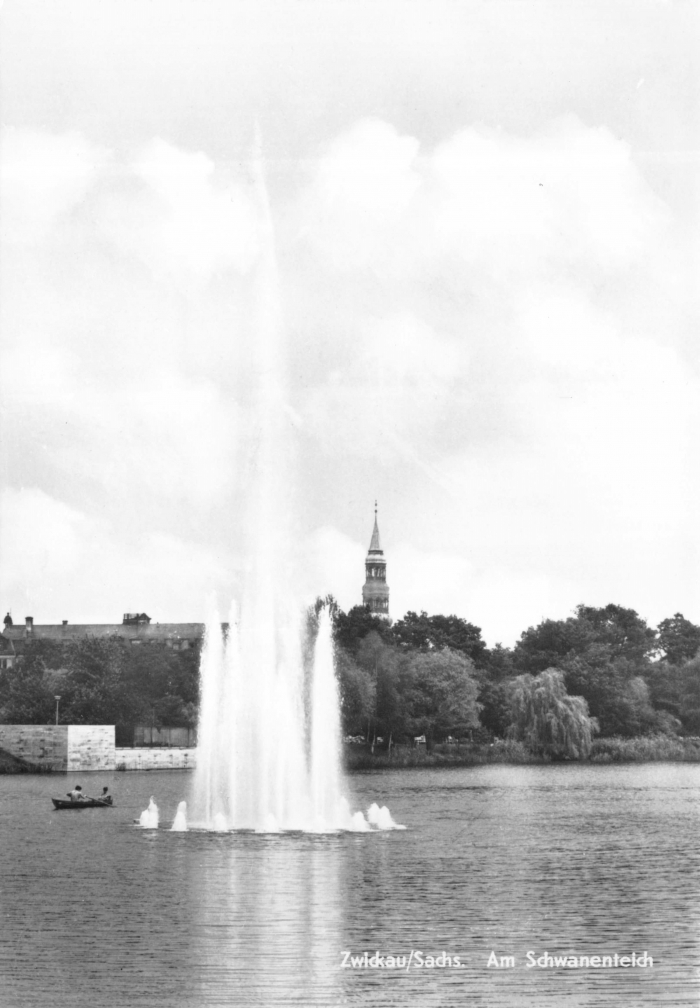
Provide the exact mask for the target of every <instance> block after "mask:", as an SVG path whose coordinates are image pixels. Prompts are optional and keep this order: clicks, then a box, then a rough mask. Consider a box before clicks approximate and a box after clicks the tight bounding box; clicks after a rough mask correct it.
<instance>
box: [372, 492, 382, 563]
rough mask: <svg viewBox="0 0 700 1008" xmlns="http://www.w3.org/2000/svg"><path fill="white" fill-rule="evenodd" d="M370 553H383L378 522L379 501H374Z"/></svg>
mask: <svg viewBox="0 0 700 1008" xmlns="http://www.w3.org/2000/svg"><path fill="white" fill-rule="evenodd" d="M369 552H370V553H381V552H382V547H381V545H380V543H379V525H378V524H377V502H376V501H375V502H374V529H373V530H372V541H371V543H370V544H369Z"/></svg>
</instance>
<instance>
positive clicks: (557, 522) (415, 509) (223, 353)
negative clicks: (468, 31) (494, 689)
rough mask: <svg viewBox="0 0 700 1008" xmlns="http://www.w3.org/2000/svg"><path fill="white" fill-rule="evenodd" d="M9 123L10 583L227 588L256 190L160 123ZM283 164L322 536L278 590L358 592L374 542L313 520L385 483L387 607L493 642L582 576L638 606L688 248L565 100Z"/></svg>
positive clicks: (687, 312)
mask: <svg viewBox="0 0 700 1008" xmlns="http://www.w3.org/2000/svg"><path fill="white" fill-rule="evenodd" d="M11 142H12V143H13V144H14V148H12V149H13V150H14V151H15V153H14V154H13V157H12V159H10V162H9V163H10V171H9V176H8V177H9V182H8V185H9V188H8V187H7V186H6V188H5V196H6V198H7V197H8V193H9V194H10V196H11V198H12V201H13V202H12V206H13V209H12V214H14V216H12V215H11V216H10V218H9V220H10V226H9V229H8V230H7V232H6V237H7V239H8V240H9V241H11V242H12V243H13V248H14V249H15V251H16V252H19V254H18V255H16V256H15V258H14V259H13V260H12V261H6V262H5V264H4V269H5V277H6V281H5V287H6V290H7V294H6V296H5V298H4V304H3V327H4V331H5V351H4V353H5V356H4V366H3V368H2V370H1V371H0V376H1V378H2V381H3V385H4V392H5V402H6V405H7V408H8V414H7V416H8V424H9V428H8V429H11V430H12V432H14V431H18V432H19V433H18V434H17V438H16V440H15V439H14V433H13V442H12V444H11V445H10V451H11V454H12V466H13V470H12V471H13V472H14V473H15V477H14V478H15V485H16V487H17V488H19V487H21V486H22V485H24V486H26V487H30V486H36V487H37V488H38V487H41V491H39V490H38V489H37V490H32V491H28V490H26V491H25V490H21V489H16V490H13V491H11V492H10V498H8V501H9V503H8V504H7V507H8V508H9V510H8V511H7V514H8V515H9V519H8V522H7V523H6V524H7V525H9V527H10V528H11V529H12V530H14V529H15V528H19V529H20V530H24V529H25V526H26V524H27V521H30V523H31V525H32V528H33V529H34V530H35V538H34V540H33V545H32V546H31V547H29V548H28V553H27V556H25V555H24V553H23V551H22V550H21V549H20V548H19V547H17V546H16V545H14V544H13V543H14V540H12V541H11V538H12V536H14V535H15V533H14V531H12V532H11V536H10V539H8V540H6V542H5V545H4V547H3V548H4V549H5V550H6V551H7V550H9V553H8V556H9V557H10V560H11V563H10V568H12V569H15V570H16V571H17V572H19V573H17V574H16V576H15V577H14V580H12V579H10V580H8V581H7V582H6V584H7V586H8V587H7V590H8V591H10V592H14V593H15V596H17V594H18V593H19V597H20V598H22V599H26V600H27V604H30V600H31V598H34V597H36V598H37V599H38V600H39V601H38V602H37V605H38V604H39V602H41V605H42V606H44V607H45V608H46V607H47V606H49V604H50V597H49V596H50V593H51V592H58V593H59V594H60V593H63V592H68V595H67V596H66V597H70V598H72V599H74V602H75V605H76V606H79V605H86V606H88V608H89V603H90V599H89V597H88V595H87V594H86V593H85V592H83V593H82V594H81V591H82V589H80V587H79V586H80V583H81V579H85V583H89V579H90V572H91V571H92V572H94V570H95V569H99V565H100V564H101V565H102V566H103V567H104V569H110V571H111V578H112V580H111V581H110V586H105V585H104V584H103V585H102V586H101V587H100V594H101V595H104V597H105V598H109V605H110V606H116V608H117V609H118V610H119V611H122V610H123V609H125V608H129V607H130V606H134V607H136V608H138V607H140V606H141V607H145V608H148V606H149V604H150V603H148V602H147V601H143V602H140V601H138V600H137V599H135V598H133V597H131V596H130V595H129V590H130V588H129V586H130V585H133V584H141V585H143V586H144V590H146V591H147V592H149V593H152V594H153V597H154V598H155V599H157V600H159V601H158V605H159V606H161V609H162V611H163V612H164V611H165V609H166V608H167V607H168V606H170V607H171V608H172V609H173V611H174V609H177V607H178V606H181V608H182V607H184V608H186V605H185V601H184V600H186V599H187V598H190V597H193V594H196V593H199V592H200V589H201V590H202V597H203V596H204V594H206V590H208V587H211V586H207V585H205V582H207V581H208V580H209V581H211V582H212V586H214V587H216V586H217V585H224V587H225V589H226V590H232V585H233V578H234V575H233V574H230V573H227V571H228V572H230V571H234V572H235V569H236V564H237V558H236V552H235V550H234V549H233V547H232V546H231V542H232V541H233V539H234V538H235V537H234V536H230V535H229V529H228V528H227V527H224V525H225V523H224V522H223V521H222V520H219V521H218V522H216V521H212V522H211V523H210V521H209V519H210V511H211V508H212V507H217V508H219V509H220V511H221V513H226V514H227V521H228V524H229V525H231V526H235V525H236V524H237V517H238V512H237V511H236V510H235V507H234V505H236V506H237V504H238V503H240V502H239V501H237V500H234V497H235V490H236V485H237V482H240V480H239V477H238V475H237V474H238V472H239V471H240V470H241V464H242V461H243V459H242V456H244V455H245V454H246V453H245V451H241V448H243V449H245V448H246V439H247V437H248V435H247V434H246V432H249V431H250V430H252V429H253V428H254V427H255V423H254V422H253V420H251V417H250V414H249V410H250V403H251V402H252V400H253V396H252V395H251V388H252V384H253V382H252V371H251V358H252V356H253V354H252V353H251V352H249V351H250V349H251V347H252V348H254V347H255V344H256V340H258V339H259V328H256V326H257V325H258V323H257V322H256V320H259V317H260V313H259V311H258V310H257V309H256V306H255V304H254V302H255V288H256V284H255V283H254V276H253V272H254V269H255V267H256V263H257V262H259V259H258V257H259V254H260V248H261V219H260V208H259V207H258V206H257V203H256V199H255V197H254V195H253V189H252V187H251V186H250V185H249V182H248V181H247V180H246V179H245V178H244V177H242V176H235V175H234V174H233V173H232V170H231V169H230V166H221V165H217V164H216V163H215V160H214V158H213V157H212V156H210V154H209V153H206V152H204V151H202V150H199V149H198V148H197V147H193V148H192V149H185V148H184V147H180V146H176V145H174V144H172V143H170V142H168V141H166V140H164V139H154V140H152V141H151V142H149V143H147V144H146V145H141V146H139V147H137V148H136V149H134V150H131V151H127V152H125V151H121V152H119V153H118V154H115V155H111V154H108V153H106V152H104V151H103V150H102V149H101V148H98V147H97V146H95V145H94V144H91V143H90V142H88V141H87V140H86V139H85V138H82V137H80V136H79V135H78V134H66V135H63V136H59V137H56V136H51V135H49V134H41V133H32V134H25V133H21V134H16V135H13V137H12V139H11ZM47 159H48V160H47ZM52 159H53V161H55V165H56V168H55V172H54V170H53V169H51V168H47V167H46V166H47V164H48V163H49V162H51V163H53V161H52ZM13 165H14V166H15V167H14V168H13V167H12V166H13ZM18 166H20V167H18ZM286 185H287V186H288V187H289V185H290V183H289V182H288V181H287V183H286ZM304 185H305V188H303V189H302V190H301V191H297V190H296V189H293V188H287V189H286V190H284V188H283V185H282V183H280V182H279V179H277V180H276V186H277V188H275V187H273V190H272V192H273V196H272V215H273V219H274V221H275V222H276V223H277V224H278V225H279V228H278V235H277V237H278V247H279V256H280V263H281V272H282V278H283V289H284V290H285V292H289V293H290V297H289V299H288V301H287V307H288V311H289V310H290V309H289V305H291V317H290V315H289V314H287V315H285V317H284V319H283V322H285V323H286V324H287V331H288V334H289V340H290V345H291V350H292V355H291V356H292V366H290V368H289V373H290V387H289V389H288V390H287V394H288V400H289V408H290V412H294V415H295V416H297V415H298V417H299V418H300V431H301V434H300V436H301V438H302V440H303V451H304V462H303V465H304V469H303V471H302V472H300V473H299V474H298V477H299V484H300V488H299V494H298V495H299V498H300V504H301V510H302V511H303V512H304V518H303V523H304V524H305V527H306V529H307V530H308V529H314V528H315V529H316V531H315V532H310V533H309V536H310V538H308V539H307V540H304V542H305V554H304V563H302V564H301V565H300V569H303V572H304V573H303V574H302V575H301V579H300V582H299V583H300V586H301V588H300V590H301V594H302V595H304V596H305V597H307V598H312V597H313V596H314V595H315V594H318V593H319V592H322V593H325V592H326V591H331V592H333V593H334V594H336V596H337V597H338V598H339V600H340V602H341V604H342V605H343V606H344V607H349V606H350V605H353V604H356V603H357V602H358V601H359V598H360V588H361V584H362V580H363V566H362V561H363V556H364V552H365V546H366V544H364V545H363V544H362V543H360V542H358V541H356V540H355V539H354V538H353V536H352V534H350V533H349V531H348V530H347V529H345V528H343V527H342V526H341V525H340V523H339V521H338V519H337V515H335V516H334V515H331V514H330V513H329V511H328V508H329V507H330V508H331V510H334V509H335V507H336V503H338V502H340V503H338V508H345V509H346V514H348V513H349V510H348V509H349V507H350V505H348V504H347V503H346V502H347V501H348V500H350V499H351V498H352V499H354V495H355V494H356V493H357V492H358V491H359V492H360V493H361V494H364V493H366V496H367V497H368V498H370V499H371V498H372V497H374V496H375V494H378V495H379V496H380V498H381V497H382V496H383V495H384V494H386V495H387V496H388V495H389V494H391V496H392V499H393V502H394V503H393V512H394V514H395V515H396V516H397V520H398V521H400V524H401V528H400V529H398V528H397V529H388V530H387V532H388V542H389V544H391V541H392V539H393V544H394V545H393V551H392V549H391V548H390V547H388V553H387V555H388V559H389V562H390V567H389V572H390V573H389V583H390V585H391V588H392V611H393V612H394V614H395V615H397V616H399V615H402V613H403V611H405V609H409V608H411V609H420V608H425V609H428V610H429V611H455V612H457V614H458V615H462V616H465V617H466V618H468V619H471V620H472V621H473V622H476V623H478V624H479V625H482V626H483V628H484V632H485V636H486V637H487V638H488V639H489V640H491V641H492V642H493V640H495V639H498V638H501V639H503V640H505V641H506V642H507V641H508V640H509V639H512V637H513V636H514V635H515V634H516V633H517V631H518V630H519V629H523V627H524V626H525V625H526V624H527V621H536V620H537V619H538V618H539V617H540V616H541V615H544V614H550V613H551V614H560V615H566V613H567V612H569V611H570V610H571V608H572V607H573V606H574V605H575V604H576V603H577V602H579V601H587V600H590V601H599V602H600V603H601V604H603V603H605V602H607V601H609V600H610V599H609V598H607V597H603V596H604V595H605V594H607V593H603V596H602V595H601V592H603V588H604V587H605V586H606V585H607V586H610V589H611V592H612V595H613V596H615V595H616V597H617V600H618V601H620V602H622V603H624V604H632V605H634V604H635V602H636V600H637V598H641V599H642V601H643V600H644V598H647V597H648V598H651V594H647V596H643V593H641V592H638V591H637V588H636V586H638V585H640V584H642V583H643V582H644V581H645V579H646V581H648V580H649V577H650V574H649V568H648V567H647V563H651V565H652V567H653V570H654V575H653V576H654V577H655V578H657V579H659V581H663V583H664V584H672V582H673V578H672V572H673V571H674V570H676V569H680V568H682V569H683V570H684V571H686V573H685V574H684V575H683V576H684V577H685V582H688V581H689V576H688V573H687V567H688V565H687V564H686V566H685V567H683V562H682V561H679V560H678V556H679V551H680V550H681V547H682V544H683V543H687V541H688V539H689V537H690V536H691V534H692V532H691V526H690V521H691V516H690V513H689V506H688V501H689V500H691V499H695V498H696V497H697V494H698V490H699V489H700V488H698V486H697V476H696V475H695V473H696V469H695V466H694V462H693V453H694V444H693V442H692V434H691V432H692V431H694V430H695V429H697V419H698V407H697V403H698V402H700V395H698V392H699V391H700V389H698V385H697V377H696V375H695V374H694V372H693V370H692V368H691V367H690V366H689V363H688V356H687V342H688V340H689V336H688V335H687V334H688V333H690V332H691V329H692V325H691V321H692V311H691V302H692V298H691V297H690V296H689V289H690V285H689V281H688V266H687V262H689V261H691V259H692V257H691V256H688V255H685V254H684V249H686V245H684V241H686V239H684V238H683V236H682V234H681V233H680V231H679V230H678V228H677V222H674V221H672V220H671V217H670V213H669V211H668V209H667V208H666V207H665V206H664V204H662V203H661V201H660V200H659V199H658V197H657V196H656V195H655V193H654V192H653V191H652V190H651V188H650V187H649V186H648V184H647V183H646V182H645V180H644V178H643V176H642V174H641V173H640V171H639V169H638V167H637V166H636V164H635V161H634V159H633V157H632V154H631V151H630V148H629V147H628V146H627V145H626V144H625V143H623V142H622V141H620V140H619V139H617V138H616V137H615V136H614V135H613V134H612V132H611V131H609V130H607V129H606V128H601V127H596V128H591V127H588V126H586V125H585V124H584V123H582V122H581V121H579V120H578V119H576V118H574V117H570V116H569V117H565V118H558V119H556V120H554V121H552V122H551V123H550V125H549V126H547V127H544V128H542V127H540V128H539V129H538V130H537V131H532V132H531V133H530V134H528V135H515V134H512V133H508V132H507V131H504V130H498V129H493V128H487V127H485V126H480V125H471V126H469V127H468V128H464V129H460V130H458V131H457V132H454V133H453V134H452V135H450V136H445V137H443V138H442V139H441V140H439V141H438V142H435V143H433V144H432V146H428V145H427V144H425V143H424V144H423V145H421V144H420V143H419V140H418V138H417V137H415V136H412V135H410V134H408V133H402V132H401V131H400V130H398V129H397V128H396V127H395V126H394V125H392V124H391V123H389V122H382V121H381V120H379V119H376V118H374V119H363V120H361V121H359V122H357V123H356V124H355V125H354V126H352V127H351V128H350V129H348V130H346V131H344V132H342V133H341V134H339V135H337V136H335V137H332V138H330V139H329V140H327V142H326V143H325V144H323V145H322V146H320V147H319V157H318V160H317V163H316V165H315V168H314V169H312V170H311V172H310V174H309V175H308V176H306V182H305V183H304ZM13 187H14V188H13ZM12 194H14V195H12ZM281 204H284V206H283V210H282V211H281V210H280V206H281ZM674 228H676V230H674ZM51 250H60V251H61V255H60V256H59V255H53V254H52V253H51ZM47 252H49V253H51V254H47ZM8 278H9V280H10V281H11V282H9V283H8V282H7V280H8ZM268 279H269V278H268ZM273 286H274V285H273V284H271V283H268V285H267V288H266V289H267V291H268V294H269V293H270V292H271V291H272V288H273ZM258 289H259V285H258ZM266 308H268V309H269V308H270V305H269V304H267V302H266ZM683 340H685V341H686V342H685V344H684V342H683ZM660 464H661V465H662V468H663V478H658V476H657V473H658V468H659V465H660ZM323 486H325V487H330V488H331V490H332V492H331V495H330V496H329V495H328V494H326V495H325V497H324V500H323V501H322V502H321V500H320V497H318V496H317V493H316V492H317V490H318V488H319V487H323ZM243 489H245V488H243ZM13 494H14V495H15V496H14V497H12V495H13ZM42 494H43V496H42ZM18 495H19V496H18ZM22 495H25V496H22ZM26 495H28V496H26ZM37 495H38V496H37ZM293 496H294V495H293V492H292V488H290V492H289V497H290V499H291V498H292V497H293ZM329 500H330V501H331V503H330V504H329V503H328V502H329ZM82 501H85V503H84V505H83V503H82ZM23 509H24V510H23ZM229 509H230V515H229ZM27 516H30V518H29V519H28V518H27ZM399 516H400V517H399ZM18 523H19V524H18ZM134 523H136V524H135V525H134ZM37 526H41V527H43V528H46V529H47V530H52V532H51V534H50V535H48V536H47V538H46V541H44V539H43V538H42V536H41V535H38V536H37V535H36V527H37ZM122 526H123V527H124V528H125V527H127V526H129V527H130V528H131V529H132V530H133V529H134V528H135V527H136V528H137V529H138V531H137V532H134V533H133V534H132V532H129V533H128V534H126V533H125V532H124V531H123V528H122ZM184 527H186V528H190V529H194V530H196V531H195V533H194V535H193V538H195V539H196V542H189V541H186V540H185V539H184V538H181V537H180V534H179V530H181V529H182V528H184ZM220 542H225V543H226V549H225V550H223V551H222V550H221V549H220V548H219V546H218V543H220ZM652 542H653V543H654V544H655V545H654V546H653V549H651V550H650V548H649V544H650V543H652ZM59 543H60V544H62V545H58V544H59ZM664 544H665V545H664ZM664 549H665V550H666V553H665V554H664ZM88 556H90V557H92V560H91V561H90V563H88V560H87V557H88ZM95 558H97V559H98V560H99V564H98V565H97V566H96V563H95ZM679 564H680V567H679ZM178 568H180V569H181V570H182V571H183V572H184V575H185V576H184V579H180V580H179V581H178V575H177V573H176V572H177V570H178ZM42 571H43V572H44V573H43V575H42V573H41V572H42ZM42 576H43V577H44V579H45V581H46V585H47V587H46V588H39V587H38V586H39V584H40V579H41V577H42ZM164 576H166V577H165V579H166V580H167V581H168V585H167V587H164V581H163V578H164ZM178 584H180V585H181V587H179V588H178ZM66 585H68V588H67V587H66ZM686 587H687V585H686ZM613 588H614V589H615V591H614V592H613V591H612V589H613ZM205 589H206V590H205ZM27 592H29V594H26V593H27ZM32 592H34V593H35V594H34V595H32V594H31V593H32ZM37 593H38V594H37ZM42 593H43V594H42ZM625 593H627V594H625ZM652 594H653V593H652ZM125 595H129V597H128V598H125V597H124V596H125ZM61 597H62V596H61ZM637 605H638V606H639V607H640V608H641V602H637ZM152 607H153V606H152ZM678 607H679V604H678V603H676V602H673V603H671V604H670V605H669V609H670V610H672V609H673V608H678ZM35 608H36V606H35ZM178 611H180V609H178ZM104 615H105V617H106V616H107V615H108V614H107V613H105V614H104ZM664 615H667V613H664V612H660V613H658V617H659V618H661V617H663V616H664ZM110 618H111V614H110ZM182 618H186V614H185V613H184V611H183V616H182Z"/></svg>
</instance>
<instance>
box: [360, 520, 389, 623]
mask: <svg viewBox="0 0 700 1008" xmlns="http://www.w3.org/2000/svg"><path fill="white" fill-rule="evenodd" d="M362 604H363V605H366V606H369V608H370V610H371V612H372V614H373V615H374V616H381V617H382V618H383V619H389V586H388V584H387V583H386V560H385V559H384V550H383V549H382V547H381V546H380V544H379V526H378V525H377V502H376V501H375V502H374V529H373V531H372V541H371V542H370V544H369V550H368V552H367V559H366V560H365V583H364V586H363V588H362Z"/></svg>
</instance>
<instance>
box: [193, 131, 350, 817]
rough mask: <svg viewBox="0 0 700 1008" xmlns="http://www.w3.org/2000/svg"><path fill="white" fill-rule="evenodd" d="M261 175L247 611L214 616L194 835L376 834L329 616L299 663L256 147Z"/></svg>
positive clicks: (276, 314)
mask: <svg viewBox="0 0 700 1008" xmlns="http://www.w3.org/2000/svg"><path fill="white" fill-rule="evenodd" d="M253 167H254V172H253V174H254V182H255V191H256V194H257V202H258V207H259V218H260V220H259V224H260V226H259V234H260V240H261V252H260V255H259V258H258V263H257V267H256V270H255V275H254V278H253V286H254V305H255V311H254V313H253V314H254V319H255V321H254V331H253V333H252V339H251V344H252V346H253V347H254V361H253V370H254V375H255V378H254V382H252V383H251V384H252V387H253V389H254V405H253V410H252V413H253V423H252V427H251V431H250V438H249V442H250V445H251V452H250V456H249V459H248V466H247V474H246V477H245V483H246V489H247V507H246V508H245V518H244V529H243V531H244V534H245V547H244V554H245V555H244V565H243V569H244V585H243V590H242V593H241V605H240V611H239V610H238V609H236V608H233V609H232V611H231V614H230V616H229V620H228V624H227V626H226V630H225V633H222V623H221V620H220V616H219V613H218V612H217V611H216V608H215V606H214V605H211V606H210V612H209V615H208V618H207V626H206V632H205V640H204V650H203V654H202V662H201V694H200V718H199V728H198V750H197V769H196V772H195V780H194V796H193V797H194V800H193V802H192V803H191V808H192V809H193V815H192V816H191V820H190V825H192V826H199V827H204V828H206V829H212V830H234V829H253V830H256V831H258V832H270V833H273V832H278V831H279V830H316V831H318V830H333V829H338V828H346V829H364V828H365V827H366V828H367V829H369V825H368V824H367V823H366V820H365V819H364V816H362V813H356V815H355V817H353V816H352V815H351V813H350V809H349V805H348V803H347V800H345V799H344V798H343V794H342V792H343V786H342V773H341V766H340V743H341V739H340V721H339V709H338V708H339V704H338V690H337V685H336V680H335V672H334V667H333V644H332V635H331V622H330V616H329V614H328V613H327V612H325V611H323V612H321V614H320V617H319V621H318V633H317V635H316V641H315V647H314V661H313V671H312V673H311V681H310V682H309V681H308V676H309V670H308V667H306V666H305V663H304V660H303V653H302V632H301V631H302V607H301V605H300V599H299V598H298V597H297V595H296V592H295V581H294V577H293V573H292V572H293V566H294V565H293V551H292V549H291V544H292V543H293V542H294V539H295V537H294V536H293V535H292V532H291V515H292V513H293V510H294V508H293V498H294V494H293V481H292V479H291V474H290V471H289V469H290V466H289V460H290V458H291V456H292V449H293V445H292V439H291V437H290V435H289V426H290V415H291V412H292V411H291V410H290V409H289V407H288V402H287V394H286V384H285V355H284V350H285V347H284V342H285V341H284V338H283V327H282V313H281V310H280V303H279V294H278V282H277V267H276V262H275V251H274V235H273V228H272V221H271V216H270V212H269V207H268V202H267V192H266V189H265V184H264V179H263V170H262V161H261V156H260V150H259V147H258V150H257V153H256V157H255V161H254V166H253ZM305 701H307V702H305ZM358 817H359V818H361V819H362V822H363V823H364V825H361V824H360V823H359V820H358Z"/></svg>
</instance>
